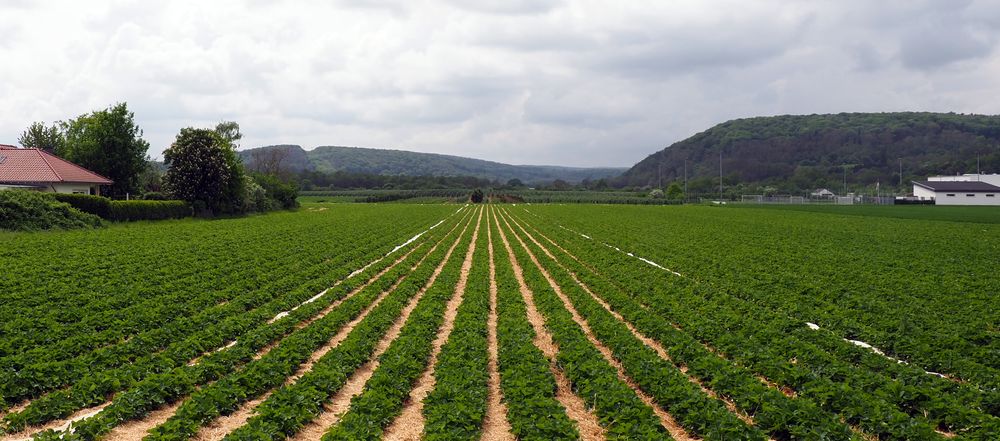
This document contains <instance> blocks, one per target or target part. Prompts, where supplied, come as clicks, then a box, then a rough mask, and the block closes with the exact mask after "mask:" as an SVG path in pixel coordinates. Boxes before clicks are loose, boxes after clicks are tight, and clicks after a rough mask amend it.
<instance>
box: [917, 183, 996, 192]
mask: <svg viewBox="0 0 1000 441" xmlns="http://www.w3.org/2000/svg"><path fill="white" fill-rule="evenodd" d="M913 184H914V185H919V186H921V187H924V188H926V189H929V190H932V191H954V192H972V193H976V192H979V193H982V192H990V193H992V192H998V193H1000V187H997V186H996V185H993V184H988V183H986V182H980V181H913Z"/></svg>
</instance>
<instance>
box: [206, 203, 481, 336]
mask: <svg viewBox="0 0 1000 441" xmlns="http://www.w3.org/2000/svg"><path fill="white" fill-rule="evenodd" d="M468 206H469V204H465V205H464V206H463V207H461V208H459V209H458V210H455V212H454V213H452V214H449V215H448V216H446V217H445V218H444V219H441V220H440V221H438V223H436V224H434V225H431V227H430V228H428V229H426V230H424V231H421V232H419V233H417V235H415V236H413V237H411V238H410V239H409V240H407V241H406V242H403V243H401V244H399V245H397V246H396V247H395V248H393V249H392V251H389V252H388V253H385V254H384V255H382V257H379V258H378V259H375V260H373V261H371V262H369V263H368V264H367V265H365V266H363V267H361V268H359V269H357V270H355V271H354V272H352V273H351V274H349V275H348V276H347V277H346V278H344V279H343V280H340V281H338V282H337V283H336V284H335V285H334V286H337V285H340V284H341V283H342V282H343V281H344V280H347V279H350V278H352V277H354V276H356V275H358V274H361V273H362V272H364V271H365V270H367V269H368V268H371V267H372V265H375V264H377V263H379V262H381V261H382V260H384V259H385V258H386V257H389V256H391V255H392V254H393V253H395V252H396V251H399V250H400V249H402V248H404V247H406V246H407V245H409V244H411V243H413V242H414V241H416V240H417V239H419V238H420V236H423V235H424V234H426V233H427V232H428V231H431V230H433V229H435V228H437V227H438V226H440V225H441V224H443V223H444V222H445V221H446V220H448V219H450V218H451V217H452V216H454V215H456V214H458V213H459V212H460V211H462V210H464V209H465V208H466V207H468ZM328 291H330V288H327V289H324V290H322V291H320V292H319V294H316V295H314V296H312V297H310V298H309V299H308V300H306V301H304V302H302V303H300V304H299V305H298V306H296V307H294V308H292V309H289V310H288V311H282V312H279V313H278V314H277V315H275V316H274V317H272V318H271V319H270V320H268V321H267V323H268V324H271V323H274V322H276V321H278V320H281V319H283V318H285V317H287V316H288V315H289V314H291V313H292V312H293V311H295V310H296V309H299V308H301V307H302V306H305V305H308V304H310V303H312V302H315V301H317V300H319V299H320V297H323V296H324V295H326V293H327V292H328ZM233 344H236V342H233ZM223 349H225V348H223Z"/></svg>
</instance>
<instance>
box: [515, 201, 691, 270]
mask: <svg viewBox="0 0 1000 441" xmlns="http://www.w3.org/2000/svg"><path fill="white" fill-rule="evenodd" d="M525 211H527V210H525ZM559 228H562V229H564V230H566V231H569V232H571V233H575V234H578V235H580V237H582V238H584V239H587V240H594V238H593V237H590V236H588V235H586V234H583V233H581V232H579V231H576V230H573V229H571V228H566V227H564V226H562V225H559ZM599 243H600V244H601V245H604V246H606V247H608V248H611V249H613V250H615V251H618V252H619V253H622V254H624V255H626V256H628V257H634V258H636V259H639V260H641V261H642V262H643V263H645V264H647V265H649V266H652V267H654V268H658V269H661V270H663V271H666V272H668V273H670V274H673V275H675V276H677V277H684V275H683V274H681V273H679V272H677V271H674V270H672V269H670V268H667V267H665V266H663V265H660V264H658V263H656V262H653V261H652V260H649V259H647V258H645V257H642V256H637V255H635V253H632V252H629V251H625V250H623V249H621V248H618V247H616V246H614V245H611V244H609V243H607V242H599Z"/></svg>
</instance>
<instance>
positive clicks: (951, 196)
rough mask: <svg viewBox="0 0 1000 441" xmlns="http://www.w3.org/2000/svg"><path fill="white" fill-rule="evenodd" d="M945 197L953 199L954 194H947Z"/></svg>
mask: <svg viewBox="0 0 1000 441" xmlns="http://www.w3.org/2000/svg"><path fill="white" fill-rule="evenodd" d="M945 196H948V197H950V198H953V197H955V193H948V194H946V195H945Z"/></svg>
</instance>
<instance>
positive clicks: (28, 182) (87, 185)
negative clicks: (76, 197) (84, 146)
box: [0, 144, 112, 195]
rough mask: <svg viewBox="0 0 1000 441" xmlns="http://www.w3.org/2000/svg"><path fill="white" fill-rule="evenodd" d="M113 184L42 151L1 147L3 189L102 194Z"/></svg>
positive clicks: (0, 183)
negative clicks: (102, 187)
mask: <svg viewBox="0 0 1000 441" xmlns="http://www.w3.org/2000/svg"><path fill="white" fill-rule="evenodd" d="M111 183H112V181H111V180H110V179H108V178H105V177H104V176H101V175H99V174H97V173H94V172H92V171H90V170H87V169H85V168H83V167H80V166H79V165H76V164H74V163H72V162H69V161H67V160H65V159H62V158H60V157H58V156H54V155H52V154H49V153H46V152H45V151H44V150H41V149H21V148H17V147H14V146H10V145H2V144H0V190H5V189H25V190H36V191H44V192H50V193H78V194H93V195H98V194H100V193H101V186H102V185H110V184H111Z"/></svg>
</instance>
